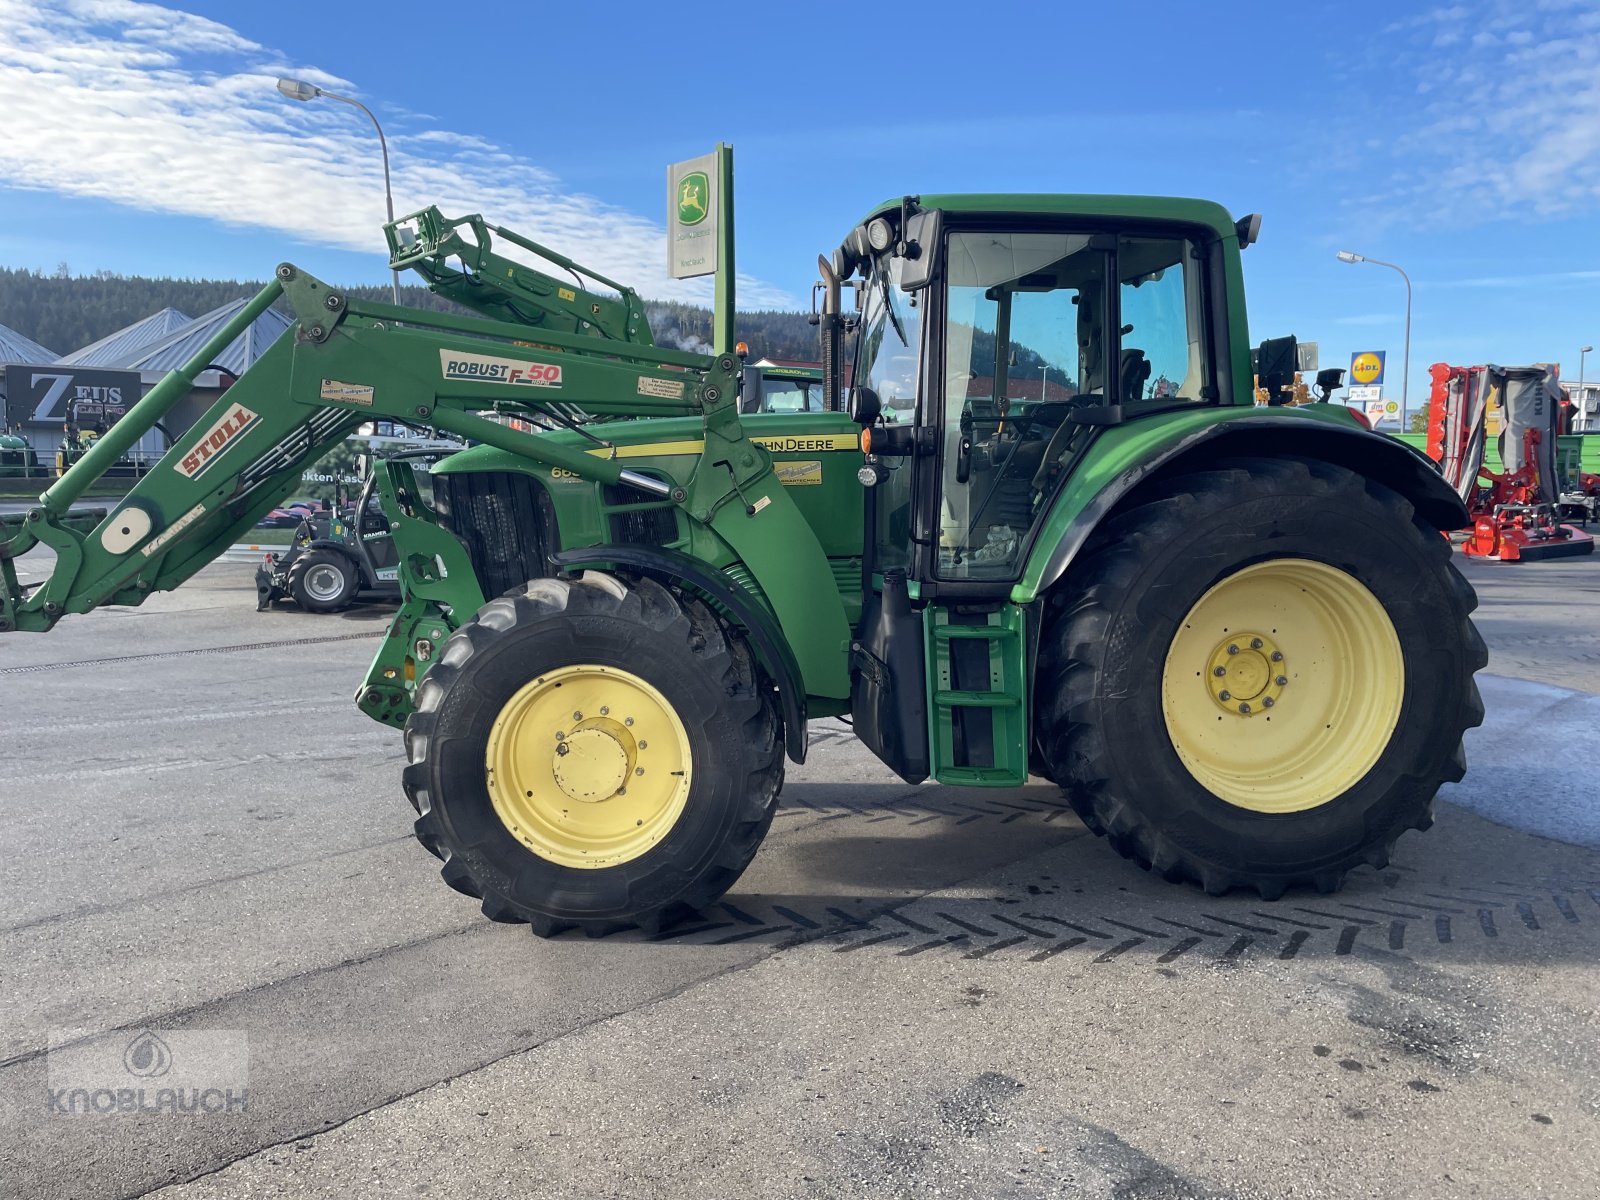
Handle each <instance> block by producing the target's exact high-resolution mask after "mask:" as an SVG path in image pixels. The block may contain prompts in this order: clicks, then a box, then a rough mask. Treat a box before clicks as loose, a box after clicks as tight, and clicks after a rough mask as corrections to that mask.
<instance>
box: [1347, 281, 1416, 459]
mask: <svg viewBox="0 0 1600 1200" xmlns="http://www.w3.org/2000/svg"><path fill="white" fill-rule="evenodd" d="M1339 261H1340V262H1346V263H1361V262H1365V263H1371V264H1372V265H1373V266H1376V267H1388V268H1389V269H1390V270H1391V271H1400V278H1401V279H1404V280H1405V281H1406V351H1405V361H1404V365H1402V366H1401V368H1400V369H1401V371H1402V372H1403V374H1402V375H1401V376H1400V428H1401V429H1402V430H1406V429H1409V428H1410V427H1411V418H1410V405H1409V404H1408V403H1407V402H1406V401H1407V396H1408V394H1409V392H1410V389H1411V276H1409V275H1407V274H1406V273H1405V272H1404V271H1401V270H1400V268H1399V267H1397V266H1395V265H1394V263H1392V262H1384V261H1383V260H1382V259H1381V258H1368V257H1367V256H1366V255H1365V254H1352V253H1351V252H1350V251H1348V250H1341V251H1339Z"/></svg>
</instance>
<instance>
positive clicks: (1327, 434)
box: [1011, 405, 1471, 604]
mask: <svg viewBox="0 0 1600 1200" xmlns="http://www.w3.org/2000/svg"><path fill="white" fill-rule="evenodd" d="M1245 456H1249V457H1258V458H1282V457H1289V456H1293V457H1298V458H1310V459H1318V460H1320V461H1323V462H1329V463H1335V464H1337V465H1339V466H1342V467H1345V468H1347V469H1349V470H1351V471H1354V472H1355V473H1356V474H1358V475H1364V476H1366V477H1367V478H1369V479H1374V480H1376V481H1378V482H1379V483H1382V484H1384V485H1385V486H1387V487H1389V488H1392V489H1393V490H1394V491H1396V492H1398V493H1400V495H1402V496H1404V497H1405V498H1406V499H1407V500H1409V501H1410V502H1411V504H1412V506H1413V507H1414V508H1415V509H1416V511H1417V515H1418V516H1420V517H1421V518H1422V519H1423V520H1424V521H1427V522H1428V523H1429V524H1431V525H1432V526H1433V527H1434V528H1435V529H1438V530H1441V531H1445V530H1452V529H1461V528H1464V527H1465V526H1467V525H1469V524H1471V520H1470V518H1469V517H1468V515H1467V509H1466V506H1465V505H1464V504H1462V502H1461V498H1460V497H1459V496H1457V495H1456V493H1455V491H1454V490H1453V489H1452V488H1451V487H1450V486H1449V485H1448V484H1447V483H1445V481H1444V479H1443V477H1442V476H1441V475H1440V474H1439V470H1438V467H1437V466H1436V465H1435V463H1434V462H1433V460H1432V459H1430V458H1428V457H1427V456H1426V455H1425V454H1423V453H1422V452H1421V451H1419V450H1417V449H1415V448H1413V447H1411V446H1408V445H1406V444H1405V443H1404V442H1400V441H1397V440H1396V439H1394V438H1388V437H1384V436H1383V435H1381V434H1377V433H1371V432H1369V431H1367V430H1365V429H1362V428H1360V427H1358V426H1356V425H1353V424H1351V423H1350V420H1349V418H1348V417H1347V416H1345V415H1344V414H1343V413H1342V412H1341V411H1340V410H1339V409H1338V408H1337V407H1336V406H1329V405H1311V406H1308V407H1303V408H1282V409H1272V410H1265V411H1264V410H1261V409H1255V408H1244V407H1242V406H1241V407H1239V408H1235V409H1227V408H1206V409H1201V410H1197V411H1194V412H1178V413H1171V414H1163V415H1162V416H1159V417H1150V418H1147V419H1145V420H1143V421H1130V422H1128V423H1127V424H1125V425H1119V426H1115V427H1113V428H1112V429H1109V430H1107V431H1106V432H1105V433H1104V434H1102V435H1101V436H1100V437H1099V438H1098V439H1097V440H1096V441H1095V442H1094V444H1093V445H1092V446H1091V447H1090V448H1089V452H1088V454H1087V455H1086V457H1085V459H1084V461H1083V462H1082V464H1080V466H1079V467H1078V469H1077V471H1075V472H1074V473H1073V475H1072V477H1071V478H1070V479H1069V480H1068V481H1067V483H1066V486H1065V487H1064V488H1063V489H1062V491H1061V493H1060V495H1059V496H1057V498H1056V502H1055V504H1054V506H1053V507H1052V509H1051V512H1050V515H1049V516H1048V517H1047V518H1046V519H1045V522H1044V525H1043V526H1042V527H1041V529H1040V531H1039V536H1038V538H1037V539H1036V540H1035V541H1034V544H1033V548H1032V550H1031V552H1030V553H1029V556H1028V561H1027V565H1026V566H1025V567H1024V569H1023V573H1022V578H1021V580H1020V581H1019V582H1018V583H1017V584H1016V585H1015V586H1014V587H1013V588H1012V590H1011V599H1012V601H1013V602H1015V603H1017V604H1027V603H1030V602H1032V601H1033V600H1034V599H1036V598H1037V597H1038V596H1039V595H1040V594H1041V593H1042V592H1044V591H1045V590H1046V589H1047V588H1049V587H1050V585H1051V584H1053V583H1055V582H1056V580H1058V579H1060V578H1061V576H1062V575H1063V574H1065V573H1066V570H1067V568H1068V567H1069V566H1070V565H1071V563H1072V560H1073V559H1074V558H1075V557H1076V556H1077V554H1078V551H1079V550H1081V549H1082V548H1083V545H1084V543H1085V542H1087V541H1088V540H1089V535H1090V534H1091V533H1093V532H1094V530H1095V529H1096V527H1098V526H1099V524H1100V522H1101V521H1103V520H1104V519H1105V518H1106V517H1107V516H1108V515H1109V514H1110V513H1111V512H1112V511H1113V510H1114V509H1115V508H1116V507H1117V505H1118V504H1119V503H1121V502H1122V501H1123V500H1124V499H1126V498H1127V497H1128V496H1129V495H1131V494H1132V493H1133V492H1134V491H1135V490H1136V489H1137V488H1139V487H1140V486H1142V485H1143V484H1146V483H1148V482H1150V481H1151V480H1153V479H1156V478H1158V477H1161V476H1164V475H1170V474H1174V473H1178V472H1182V471H1188V470H1198V469H1201V468H1203V467H1205V466H1207V465H1209V464H1210V463H1213V462H1216V461H1217V460H1219V459H1223V458H1238V457H1245Z"/></svg>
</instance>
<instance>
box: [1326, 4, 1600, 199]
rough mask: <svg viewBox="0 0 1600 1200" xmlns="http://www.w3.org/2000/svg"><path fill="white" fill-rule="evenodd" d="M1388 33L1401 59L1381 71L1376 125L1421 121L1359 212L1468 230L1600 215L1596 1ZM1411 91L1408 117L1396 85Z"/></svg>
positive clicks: (1483, 7)
mask: <svg viewBox="0 0 1600 1200" xmlns="http://www.w3.org/2000/svg"><path fill="white" fill-rule="evenodd" d="M1386 33H1388V34H1389V35H1390V37H1389V45H1390V47H1391V48H1392V50H1393V57H1392V58H1387V57H1386V59H1385V60H1384V61H1383V63H1382V65H1381V69H1380V68H1378V67H1377V66H1376V65H1374V69H1373V75H1372V76H1371V79H1372V87H1371V91H1372V94H1373V95H1374V99H1375V106H1376V109H1377V110H1378V111H1375V112H1374V113H1373V119H1374V120H1375V121H1378V120H1381V121H1382V122H1383V123H1384V124H1389V123H1390V122H1391V121H1392V120H1393V114H1394V112H1395V111H1402V112H1404V111H1405V108H1409V110H1410V111H1409V112H1408V113H1406V115H1405V116H1404V117H1402V118H1401V124H1402V129H1403V132H1402V133H1401V134H1400V136H1398V137H1397V138H1395V139H1394V140H1393V142H1392V144H1391V147H1390V152H1389V154H1388V156H1387V162H1385V163H1384V164H1383V165H1382V168H1381V169H1378V170H1373V171H1371V172H1370V173H1369V177H1370V178H1372V179H1373V180H1374V181H1375V186H1374V187H1373V188H1372V189H1371V191H1370V192H1368V194H1367V195H1365V196H1364V197H1362V198H1361V199H1359V200H1357V201H1355V205H1356V207H1358V208H1361V209H1363V210H1366V211H1374V212H1376V213H1378V214H1382V213H1385V212H1387V214H1388V217H1389V218H1390V219H1403V220H1408V221H1409V222H1411V223H1417V222H1419V221H1422V222H1426V223H1428V224H1433V225H1439V224H1442V225H1456V226H1463V225H1474V224H1478V223H1480V222H1484V221H1491V220H1496V219H1504V218H1516V217H1520V218H1530V217H1531V218H1536V219H1553V218H1561V217H1570V216H1575V215H1581V214H1584V213H1589V212H1593V211H1595V210H1596V209H1597V208H1600V4H1597V3H1596V0H1553V2H1552V0H1546V2H1544V3H1540V4H1537V5H1530V4H1528V3H1527V2H1526V0H1480V2H1479V3H1477V4H1474V5H1472V6H1470V7H1469V6H1466V5H1455V6H1453V7H1450V8H1440V9H1433V10H1430V11H1429V12H1427V13H1423V14H1419V15H1417V16H1415V17H1412V18H1409V19H1407V20H1405V21H1403V22H1399V23H1397V24H1395V25H1393V26H1391V27H1390V28H1389V29H1388V30H1387V31H1386ZM1441 46H1448V47H1449V50H1448V52H1447V53H1440V51H1439V49H1438V47H1441ZM1402 79H1410V80H1412V81H1413V86H1414V99H1413V100H1412V102H1411V104H1410V105H1407V106H1405V107H1402V108H1398V109H1397V107H1396V106H1397V105H1404V101H1403V100H1402V99H1401V97H1400V96H1399V95H1398V94H1396V91H1395V89H1393V86H1392V85H1393V83H1394V82H1395V81H1396V80H1402ZM1351 82H1352V83H1353V84H1354V83H1355V82H1356V81H1354V80H1352V81H1351ZM1363 82H1365V81H1363ZM1352 90H1354V89H1352ZM1385 180H1387V185H1385ZM1380 219H1381V216H1380Z"/></svg>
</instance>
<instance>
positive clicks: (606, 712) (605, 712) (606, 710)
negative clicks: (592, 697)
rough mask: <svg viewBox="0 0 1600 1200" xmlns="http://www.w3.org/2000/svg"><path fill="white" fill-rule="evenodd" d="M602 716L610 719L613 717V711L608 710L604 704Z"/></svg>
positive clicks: (601, 707) (601, 711)
mask: <svg viewBox="0 0 1600 1200" xmlns="http://www.w3.org/2000/svg"><path fill="white" fill-rule="evenodd" d="M600 715H601V716H602V717H609V716H610V715H611V710H610V709H609V708H607V707H606V706H605V705H604V704H602V705H601V706H600Z"/></svg>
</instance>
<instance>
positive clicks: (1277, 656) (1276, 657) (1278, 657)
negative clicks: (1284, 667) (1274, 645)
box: [1272, 650, 1283, 662]
mask: <svg viewBox="0 0 1600 1200" xmlns="http://www.w3.org/2000/svg"><path fill="white" fill-rule="evenodd" d="M1272 661H1273V662H1282V661H1283V651H1282V650H1274V651H1273V652H1272Z"/></svg>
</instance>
